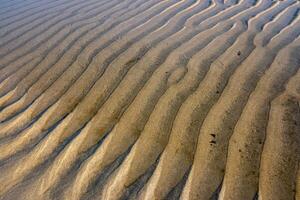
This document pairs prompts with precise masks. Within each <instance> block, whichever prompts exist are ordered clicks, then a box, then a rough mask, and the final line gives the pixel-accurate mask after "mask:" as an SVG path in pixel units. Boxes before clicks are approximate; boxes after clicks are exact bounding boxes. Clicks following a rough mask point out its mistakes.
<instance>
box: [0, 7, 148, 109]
mask: <svg viewBox="0 0 300 200" xmlns="http://www.w3.org/2000/svg"><path fill="white" fill-rule="evenodd" d="M150 3H151V2H150ZM150 5H151V4H150ZM147 6H149V5H147ZM147 6H144V7H143V9H145V8H147ZM118 13H119V14H121V15H120V18H121V19H123V20H126V19H128V17H129V16H131V17H132V15H133V16H134V14H135V13H136V11H135V12H126V10H125V13H126V15H125V14H123V13H124V11H123V12H120V11H119V12H118ZM122 14H123V15H122ZM104 18H107V17H104ZM115 21H117V20H115ZM121 21H122V20H121ZM106 22H107V23H106ZM117 22H118V21H117ZM113 24H115V23H113ZM117 24H118V23H117ZM107 26H108V27H107ZM110 28H112V22H111V21H105V22H104V24H102V26H96V27H95V28H94V29H92V30H90V31H89V32H88V33H89V34H85V33H82V34H83V36H82V37H80V38H76V40H75V39H74V40H73V41H74V42H71V44H69V45H67V47H65V46H62V45H63V43H61V45H59V46H57V47H56V49H52V51H53V52H52V51H51V52H50V53H55V52H57V49H59V50H62V53H61V54H63V55H60V56H59V60H58V61H57V62H54V61H53V62H54V66H53V67H51V65H49V64H47V63H48V62H49V61H48V60H51V58H47V57H45V58H44V59H45V60H43V61H41V63H39V67H35V70H33V72H32V73H30V74H29V76H27V77H25V78H24V79H23V80H22V81H21V82H20V83H19V84H18V85H17V86H16V88H15V89H14V90H13V91H11V92H9V93H8V94H7V95H6V96H4V97H3V98H1V100H0V102H1V104H2V105H7V104H10V103H12V102H14V101H16V100H17V99H18V98H20V97H21V96H22V95H23V94H24V93H25V92H26V90H27V89H28V88H29V87H31V85H32V84H34V83H35V82H36V81H37V79H39V81H38V82H36V83H35V84H34V85H33V86H32V87H33V88H31V89H30V90H29V91H28V93H27V96H29V97H30V99H32V100H33V99H35V98H36V97H37V96H39V95H40V94H41V93H42V92H43V91H44V90H45V89H47V88H48V87H49V86H50V85H51V84H52V83H53V82H54V81H55V80H56V79H57V78H58V76H59V75H60V71H61V72H63V71H64V70H65V69H67V68H68V67H70V66H71V64H72V63H74V61H75V60H78V56H79V55H80V54H81V53H82V51H83V50H84V49H85V48H88V47H89V44H91V43H93V41H94V40H95V38H101V36H102V35H103V34H105V33H106V32H107V31H108V30H110ZM76 31H81V30H80V29H78V30H76ZM71 36H72V35H71ZM64 42H68V41H64ZM52 55H53V54H52ZM55 55H56V54H54V55H53V56H55ZM83 58H85V57H84V56H82V58H81V60H82V59H83ZM86 59H87V58H85V60H86ZM50 67H51V68H50ZM48 69H49V72H47V70H48ZM43 73H44V74H43ZM41 75H42V76H41ZM40 76H41V77H40ZM44 77H47V78H44ZM50 77H51V78H50ZM45 79H46V80H47V81H45ZM34 87H35V88H38V90H37V89H34ZM32 100H29V101H32ZM27 101H28V100H27Z"/></svg>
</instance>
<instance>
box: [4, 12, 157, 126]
mask: <svg viewBox="0 0 300 200" xmlns="http://www.w3.org/2000/svg"><path fill="white" fill-rule="evenodd" d="M157 11H158V12H159V11H160V10H157ZM157 11H156V12H157ZM150 14H151V15H150V17H153V15H154V14H153V13H150ZM144 16H145V14H144ZM146 17H147V16H145V18H146ZM139 20H145V19H143V18H139ZM123 27H124V28H127V27H125V26H123ZM133 36H134V35H132V37H133ZM111 37H113V36H111ZM107 40H109V38H108V39H107ZM102 41H103V42H104V41H105V40H104V38H102ZM110 43H111V40H109V41H108V42H107V43H106V44H104V45H105V46H104V47H103V48H104V49H103V51H101V52H100V53H99V55H97V56H98V57H99V58H101V60H99V59H98V60H97V59H93V52H84V51H83V52H82V54H80V56H79V58H77V60H76V62H74V63H73V64H72V66H71V67H69V68H68V70H67V71H65V72H64V73H63V75H62V76H61V77H60V78H59V79H58V80H57V81H56V82H54V84H53V85H52V86H51V87H50V88H49V89H48V90H47V92H46V93H43V94H42V96H40V97H39V100H38V101H35V102H34V105H31V107H30V111H28V112H34V113H33V114H31V116H32V117H31V119H32V118H33V117H34V116H36V115H37V114H36V113H39V112H41V109H45V106H47V105H49V104H50V105H51V104H52V103H54V102H55V100H56V99H57V98H58V97H60V96H61V95H62V94H63V93H64V92H65V91H66V90H67V89H68V87H69V86H70V85H71V84H72V83H73V82H74V81H75V80H76V78H78V76H79V75H80V74H81V73H82V72H83V71H84V70H85V69H86V68H87V66H90V67H89V68H88V70H87V71H86V72H84V73H83V75H82V76H80V79H79V80H77V81H76V84H75V86H74V85H73V86H72V88H73V89H71V91H70V92H69V93H73V94H74V93H77V94H78V95H79V97H78V98H80V97H81V96H83V94H84V93H78V85H80V84H81V85H82V86H81V87H83V88H82V90H86V92H87V89H88V88H89V87H90V85H91V84H92V83H93V82H94V80H95V78H97V77H98V76H99V75H101V73H102V72H103V70H104V69H105V67H106V66H107V65H108V64H109V62H111V61H110V59H111V58H112V57H115V56H116V54H117V53H114V52H113V53H111V52H112V51H111V49H117V48H119V52H120V53H121V52H122V51H123V50H126V48H127V47H128V46H129V45H131V44H130V42H128V40H125V39H124V40H120V41H115V42H114V43H112V44H110ZM107 45H108V46H109V47H107V48H106V46H107ZM91 49H92V48H91ZM87 53H89V57H90V58H89V57H87V56H86V55H85V54H87ZM91 54H92V55H91ZM81 56H82V57H85V60H87V62H89V61H88V60H91V59H92V60H93V62H92V63H91V64H88V63H82V62H84V60H82V59H81ZM94 57H95V56H94ZM79 60H80V61H79ZM98 66H101V68H99V67H98ZM75 67H76V68H77V69H76V68H75ZM93 77H95V78H93ZM62 85H65V87H61V86H62ZM37 86H38V85H37ZM58 88H59V89H58ZM85 88H87V89H85ZM36 89H38V87H37V88H36ZM72 90H73V91H72ZM33 91H34V90H33ZM39 91H40V90H39V89H38V91H37V92H39ZM49 95H50V96H51V98H50V99H49V98H48V96H49ZM65 96H66V95H65ZM70 96H71V95H69V97H70ZM30 98H31V99H29V100H28V99H26V97H25V98H23V100H25V103H23V102H22V100H21V101H19V102H17V103H15V104H13V105H12V106H11V107H8V108H6V109H5V110H4V111H3V112H2V113H3V117H4V119H5V118H6V117H7V116H8V117H9V116H11V115H12V114H13V113H14V112H16V111H17V112H18V110H20V109H22V107H24V106H25V107H26V106H27V105H28V104H29V103H31V102H32V101H33V99H32V97H30ZM66 98H68V97H66ZM72 100H73V101H76V98H75V96H72ZM67 102H69V101H67ZM24 104H25V105H24ZM69 104H70V102H69ZM71 105H72V104H71ZM71 105H70V106H71ZM25 114H26V113H24V114H23V115H21V116H18V117H17V119H16V120H19V121H20V120H21V119H22V117H23V120H22V121H23V122H22V123H23V124H26V123H28V122H30V121H31V119H30V118H29V119H27V120H24V117H25V118H27V116H26V115H25ZM1 118H2V117H1ZM9 124H12V123H11V122H8V126H9ZM20 125H21V124H20ZM21 126H23V125H21Z"/></svg>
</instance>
